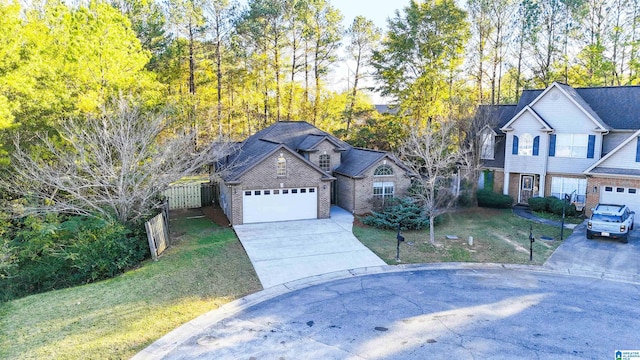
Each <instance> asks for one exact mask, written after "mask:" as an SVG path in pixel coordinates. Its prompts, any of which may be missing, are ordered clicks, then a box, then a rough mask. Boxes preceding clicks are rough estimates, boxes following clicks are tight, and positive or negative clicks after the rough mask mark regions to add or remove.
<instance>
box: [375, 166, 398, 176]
mask: <svg viewBox="0 0 640 360" xmlns="http://www.w3.org/2000/svg"><path fill="white" fill-rule="evenodd" d="M390 175H393V168H392V167H391V166H389V165H387V164H383V165H380V166H378V167H377V168H376V170H375V171H374V172H373V176H390Z"/></svg>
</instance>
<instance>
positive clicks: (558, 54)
mask: <svg viewBox="0 0 640 360" xmlns="http://www.w3.org/2000/svg"><path fill="white" fill-rule="evenodd" d="M68 4H69V3H68V2H64V3H63V2H60V1H47V2H41V3H38V2H34V3H31V5H29V6H26V5H21V4H20V3H18V2H3V3H2V5H1V6H0V18H1V19H2V20H0V33H2V34H3V36H2V38H1V39H0V127H1V128H3V129H16V128H18V127H19V128H22V129H23V130H27V131H29V130H35V129H40V130H42V129H50V130H54V129H55V127H56V122H57V121H59V119H61V118H64V117H72V116H78V115H80V114H85V113H91V112H95V111H96V110H97V109H99V108H100V107H101V106H103V105H104V104H105V103H106V102H108V101H109V99H112V98H114V97H116V96H118V95H119V94H126V95H131V94H133V95H135V96H136V97H137V98H138V99H139V100H140V103H141V104H143V105H144V106H145V107H147V108H150V109H153V108H158V107H162V106H167V105H170V106H171V108H172V109H173V110H172V111H173V113H172V115H173V116H175V117H176V118H178V119H180V123H181V124H182V126H188V127H191V128H192V129H195V130H196V131H197V132H198V141H199V142H206V141H208V140H210V139H212V138H214V137H216V136H217V135H220V134H227V135H230V136H232V137H234V138H242V137H244V136H246V135H248V134H250V133H253V132H255V131H257V130H259V129H261V128H264V127H265V126H267V125H269V124H271V123H272V122H274V121H278V120H288V119H291V120H306V121H309V122H310V123H312V124H315V125H317V126H319V127H320V128H322V129H324V130H327V131H332V132H337V133H339V134H341V135H342V136H345V137H346V136H348V134H349V132H351V130H352V129H351V126H352V124H353V122H354V120H358V119H359V120H361V121H358V122H357V123H358V124H360V125H361V126H362V124H363V123H364V124H365V125H364V126H366V122H363V121H362V120H364V119H370V118H374V117H375V114H373V112H371V101H370V100H369V99H368V98H367V97H366V96H365V95H364V93H363V91H361V90H362V89H361V88H360V87H362V84H363V78H364V77H366V76H369V75H373V76H374V77H375V79H376V80H377V84H378V87H379V88H378V90H380V91H381V93H382V94H384V95H386V96H388V99H389V100H390V102H393V103H395V104H396V105H397V106H398V107H399V108H400V109H402V110H403V111H401V113H403V114H407V113H411V114H412V117H413V118H419V119H422V120H423V121H424V120H425V119H431V118H434V117H440V116H445V117H450V116H454V117H456V118H460V117H465V116H468V114H469V112H470V111H471V110H472V109H473V107H474V106H475V105H477V104H478V103H504V102H513V101H516V100H517V97H518V94H519V93H520V91H521V90H522V89H523V88H531V87H537V88H540V87H545V86H547V85H549V84H550V83H551V82H552V81H562V82H565V83H569V84H571V85H573V86H606V85H628V84H638V83H639V82H640V80H639V74H638V72H639V70H640V60H639V57H640V54H639V51H638V50H639V48H640V26H639V21H640V2H639V1H637V0H537V1H536V0H498V1H493V0H468V1H467V2H466V4H464V7H459V6H458V4H457V3H456V2H454V1H449V0H438V1H427V2H411V3H410V4H409V5H408V6H407V7H406V8H403V9H398V10H397V11H396V13H395V14H389V19H388V27H389V29H388V31H387V33H386V34H383V33H382V31H381V30H380V29H378V28H376V27H375V26H374V24H373V23H372V22H371V21H369V20H367V19H366V18H364V17H357V18H356V19H354V20H353V22H352V25H351V26H350V27H349V28H348V29H344V28H343V27H342V25H341V24H342V20H343V16H342V15H341V13H340V11H339V10H338V9H337V8H336V7H335V6H334V5H332V4H331V2H330V1H329V0H250V1H248V2H247V4H246V5H244V6H240V5H239V3H237V2H233V1H230V0H168V1H166V2H160V1H146V0H113V1H111V2H108V1H107V2H105V1H102V2H101V1H90V2H80V3H79V4H75V5H68ZM347 61H348V62H349V63H350V65H351V66H350V69H351V71H350V74H349V75H350V78H349V79H348V80H347V81H346V82H347V83H346V84H344V85H341V86H340V85H339V86H337V87H336V86H335V84H330V83H329V81H330V80H329V75H330V72H331V70H332V68H334V67H335V66H336V65H337V64H338V63H341V62H347ZM336 89H339V90H336ZM404 110H407V111H404ZM17 125H19V126H17ZM357 130H358V129H355V130H354V131H357ZM360 130H361V129H360ZM3 133H5V135H4V136H3V137H2V139H1V141H2V144H3V148H4V151H5V152H6V151H10V146H9V145H8V144H9V143H10V142H8V141H7V139H6V134H8V133H10V131H4V132H3ZM353 137H356V135H355V134H354V135H353ZM354 140H355V141H360V140H361V139H354Z"/></svg>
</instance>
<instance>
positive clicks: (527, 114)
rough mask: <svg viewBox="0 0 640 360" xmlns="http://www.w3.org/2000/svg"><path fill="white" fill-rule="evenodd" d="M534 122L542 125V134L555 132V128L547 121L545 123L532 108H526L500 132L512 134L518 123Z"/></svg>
mask: <svg viewBox="0 0 640 360" xmlns="http://www.w3.org/2000/svg"><path fill="white" fill-rule="evenodd" d="M532 120H533V121H536V122H537V123H538V124H539V125H540V128H539V130H538V131H542V132H552V131H553V128H552V127H551V126H549V124H548V123H547V122H546V121H544V119H542V118H541V117H540V115H538V114H537V113H536V112H535V111H534V110H533V109H532V108H531V107H530V106H525V107H524V108H523V109H522V110H520V112H519V113H517V114H516V115H515V116H514V117H513V118H512V119H511V120H510V121H509V122H508V123H507V124H505V126H503V127H502V128H501V129H500V130H502V131H504V132H510V131H513V130H514V128H515V126H517V123H518V122H530V121H532ZM527 127H528V126H527Z"/></svg>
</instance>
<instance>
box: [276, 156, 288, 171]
mask: <svg viewBox="0 0 640 360" xmlns="http://www.w3.org/2000/svg"><path fill="white" fill-rule="evenodd" d="M276 174H277V175H278V176H287V159H285V158H284V156H282V154H280V157H279V158H278V161H277V163H276Z"/></svg>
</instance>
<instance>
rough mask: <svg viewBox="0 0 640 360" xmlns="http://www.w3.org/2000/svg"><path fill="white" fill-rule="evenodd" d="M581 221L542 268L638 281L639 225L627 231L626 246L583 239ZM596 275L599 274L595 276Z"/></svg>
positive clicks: (604, 239) (584, 227)
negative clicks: (627, 239)
mask: <svg viewBox="0 0 640 360" xmlns="http://www.w3.org/2000/svg"><path fill="white" fill-rule="evenodd" d="M586 230H587V227H586V222H583V223H582V224H580V225H579V226H577V227H576V228H575V230H574V231H573V234H571V236H569V237H568V238H567V239H566V240H564V242H563V243H562V245H560V246H559V247H558V249H556V251H555V252H554V253H553V254H552V255H551V256H550V257H549V259H548V260H547V261H546V262H545V264H544V266H545V267H547V268H551V269H553V270H558V271H562V272H564V271H566V272H567V273H570V274H575V275H579V274H586V275H589V276H594V275H595V276H600V277H606V278H608V279H614V280H624V281H633V282H640V226H638V224H636V226H635V229H634V230H633V231H631V235H630V236H629V243H628V244H623V243H621V242H620V241H619V240H614V239H608V238H601V237H594V238H593V239H592V240H588V239H587V238H586V236H585V233H586ZM599 274H600V275H599Z"/></svg>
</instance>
